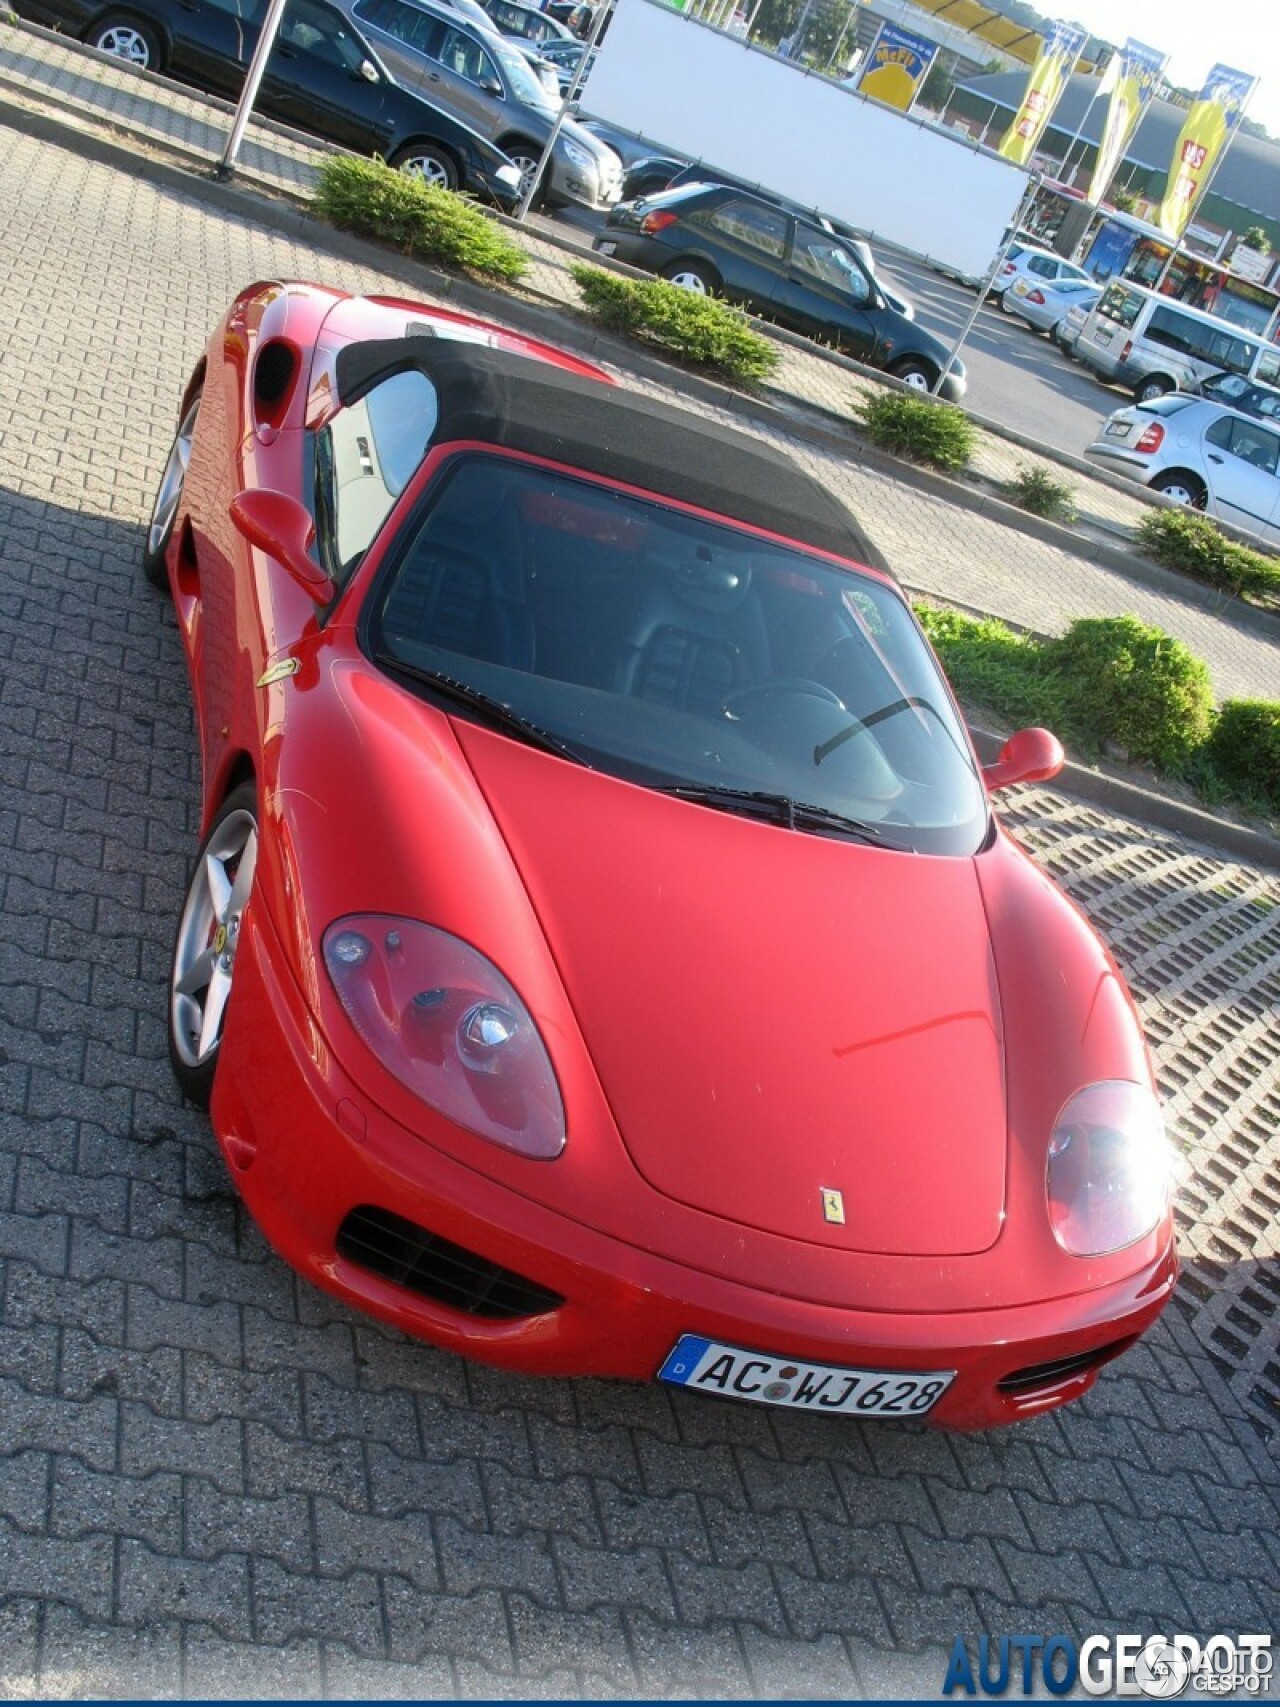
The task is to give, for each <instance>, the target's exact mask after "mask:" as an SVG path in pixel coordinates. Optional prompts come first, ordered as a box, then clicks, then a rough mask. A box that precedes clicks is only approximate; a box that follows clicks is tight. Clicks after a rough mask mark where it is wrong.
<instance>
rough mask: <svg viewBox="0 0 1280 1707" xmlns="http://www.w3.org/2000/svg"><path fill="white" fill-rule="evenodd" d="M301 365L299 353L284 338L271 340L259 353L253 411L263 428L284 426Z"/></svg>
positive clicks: (255, 363)
mask: <svg viewBox="0 0 1280 1707" xmlns="http://www.w3.org/2000/svg"><path fill="white" fill-rule="evenodd" d="M300 366H301V363H300V361H299V358H298V352H297V350H296V349H295V348H294V346H293V345H292V344H289V343H286V342H285V340H284V339H283V338H273V339H271V341H270V342H269V343H266V344H264V345H263V346H262V348H261V349H260V350H259V351H258V359H257V360H256V361H255V362H254V364H253V410H254V414H255V416H256V417H257V421H258V424H259V426H268V427H279V426H282V425H283V424H284V418H285V416H286V415H287V414H288V412H289V399H290V398H291V397H292V396H293V387H294V382H295V380H296V379H297V377H298V372H299V368H300Z"/></svg>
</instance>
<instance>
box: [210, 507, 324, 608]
mask: <svg viewBox="0 0 1280 1707" xmlns="http://www.w3.org/2000/svg"><path fill="white" fill-rule="evenodd" d="M231 520H232V522H233V523H234V524H235V527H236V530H237V532H239V533H241V534H243V535H244V537H245V539H247V540H248V541H249V544H250V545H256V546H257V547H258V549H259V550H260V551H265V552H266V553H267V555H268V556H269V557H274V558H275V560H276V562H277V563H278V564H279V565H280V567H281V568H282V569H284V570H286V571H287V572H288V574H289V575H291V576H292V578H293V579H294V580H295V581H296V582H297V583H298V585H299V586H300V587H301V588H302V589H303V591H304V592H306V593H310V595H311V597H312V598H313V599H314V600H315V601H316V603H317V604H318V605H327V604H328V603H329V600H330V599H331V598H332V597H333V594H334V585H333V582H332V581H331V580H330V579H329V577H328V576H327V575H326V574H325V572H324V570H323V569H321V568H320V566H319V564H317V563H313V562H312V560H311V558H310V557H309V556H308V555H307V549H308V547H309V546H310V544H311V542H312V540H313V539H314V538H315V534H316V530H315V527H314V525H313V523H312V520H311V515H310V512H309V511H308V510H307V508H306V507H305V505H303V504H300V503H299V502H298V500H297V499H296V498H291V497H289V495H288V493H286V492H267V491H251V492H238V493H237V494H236V496H235V497H234V498H233V499H232V500H231Z"/></svg>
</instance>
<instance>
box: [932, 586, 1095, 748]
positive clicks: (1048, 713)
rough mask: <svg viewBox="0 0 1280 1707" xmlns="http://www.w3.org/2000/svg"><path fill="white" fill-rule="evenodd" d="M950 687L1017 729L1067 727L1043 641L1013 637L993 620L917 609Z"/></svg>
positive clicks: (1064, 712) (1061, 698) (962, 696)
mask: <svg viewBox="0 0 1280 1707" xmlns="http://www.w3.org/2000/svg"><path fill="white" fill-rule="evenodd" d="M916 615H917V616H918V617H919V618H920V622H921V624H922V626H923V628H924V631H925V633H926V634H927V635H928V636H929V639H930V641H931V642H932V644H933V649H934V651H935V652H936V653H937V654H938V657H939V658H940V659H941V661H942V667H943V669H944V670H945V671H946V672H947V676H948V677H949V679H950V681H951V685H952V686H953V687H954V688H955V690H956V693H957V694H958V695H959V697H960V698H961V699H962V700H963V701H964V702H965V703H966V704H968V705H975V706H981V707H983V708H984V709H986V710H989V711H993V712H995V713H996V714H997V715H998V716H1000V717H1006V718H1008V719H1009V721H1010V722H1011V723H1014V724H1019V725H1021V724H1027V723H1039V724H1044V725H1045V726H1046V727H1048V728H1050V729H1060V728H1062V726H1063V723H1064V720H1065V716H1066V707H1065V702H1064V700H1063V696H1062V693H1061V691H1060V688H1059V685H1058V682H1057V680H1056V678H1055V677H1054V675H1053V673H1052V671H1051V670H1050V669H1049V668H1048V666H1047V665H1046V663H1045V660H1044V657H1043V646H1042V644H1041V642H1040V641H1038V640H1036V639H1034V638H1033V637H1031V636H1029V635H1023V634H1015V633H1014V631H1013V629H1011V628H1008V627H1006V625H1005V624H1004V623H1003V622H999V621H997V620H996V618H994V617H973V616H964V615H962V614H961V613H960V612H959V611H953V610H936V609H934V608H933V607H931V606H929V605H920V606H918V607H917V608H916Z"/></svg>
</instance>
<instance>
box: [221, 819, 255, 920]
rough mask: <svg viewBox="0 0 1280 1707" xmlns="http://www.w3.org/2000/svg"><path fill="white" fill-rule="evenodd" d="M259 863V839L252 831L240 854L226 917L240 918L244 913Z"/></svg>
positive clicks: (228, 898)
mask: <svg viewBox="0 0 1280 1707" xmlns="http://www.w3.org/2000/svg"><path fill="white" fill-rule="evenodd" d="M257 863H258V838H257V836H255V835H254V834H253V833H252V831H251V832H250V834H249V838H248V840H247V841H246V842H245V844H244V848H243V850H242V851H241V854H240V866H239V869H238V870H237V872H236V879H235V882H234V883H233V884H232V885H231V893H230V895H229V896H228V897H227V912H226V917H228V918H238V917H239V916H240V914H241V913H243V912H244V909H245V903H246V902H247V901H248V899H249V894H250V891H251V890H252V888H253V872H254V867H255V866H256V865H257Z"/></svg>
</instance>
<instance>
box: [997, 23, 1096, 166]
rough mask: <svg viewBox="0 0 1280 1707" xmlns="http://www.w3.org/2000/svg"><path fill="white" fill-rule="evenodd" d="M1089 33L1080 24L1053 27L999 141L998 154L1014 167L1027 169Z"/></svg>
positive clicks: (1045, 38) (1043, 43) (1050, 27)
mask: <svg viewBox="0 0 1280 1707" xmlns="http://www.w3.org/2000/svg"><path fill="white" fill-rule="evenodd" d="M1088 39H1089V38H1088V32H1087V31H1086V30H1082V29H1081V28H1080V26H1079V24H1050V26H1049V28H1048V30H1047V31H1046V33H1045V37H1044V41H1043V42H1042V43H1041V46H1040V57H1039V58H1038V59H1037V60H1036V62H1035V64H1034V65H1033V66H1032V67H1031V77H1030V79H1029V81H1028V83H1027V92H1026V94H1025V95H1024V96H1023V97H1022V105H1021V106H1020V107H1019V108H1018V110H1017V112H1016V113H1015V114H1014V115H1013V123H1012V124H1011V125H1010V126H1009V128H1008V130H1007V131H1006V132H1005V133H1004V136H1003V137H1002V138H1001V139H1000V147H999V149H998V150H997V152H998V153H1000V154H1003V155H1004V157H1005V159H1006V160H1012V162H1013V163H1014V165H1015V166H1025V165H1026V164H1027V162H1028V160H1030V158H1031V156H1032V155H1033V154H1034V153H1035V150H1036V144H1037V143H1038V142H1039V141H1040V137H1041V135H1042V133H1043V131H1044V127H1045V126H1046V125H1047V124H1048V122H1049V120H1050V118H1051V117H1052V114H1053V109H1054V108H1055V107H1056V106H1057V104H1058V97H1059V96H1060V95H1061V94H1062V91H1063V90H1064V89H1065V88H1066V86H1067V78H1068V77H1070V75H1071V73H1072V71H1073V70H1074V69H1075V65H1076V61H1077V60H1078V59H1079V58H1080V54H1081V51H1082V50H1083V48H1084V44H1085V42H1086V41H1087V40H1088Z"/></svg>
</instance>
